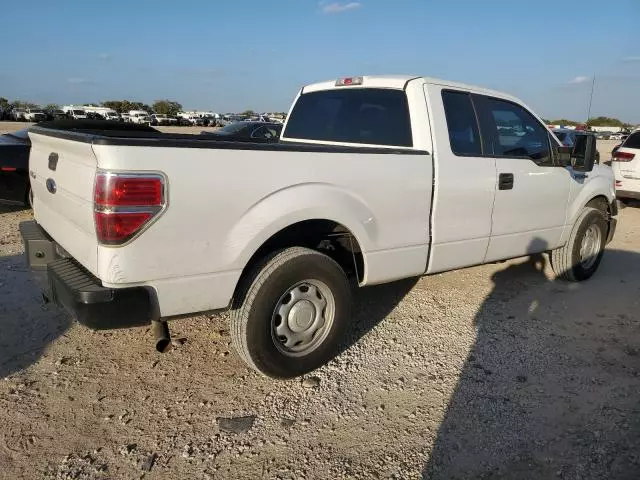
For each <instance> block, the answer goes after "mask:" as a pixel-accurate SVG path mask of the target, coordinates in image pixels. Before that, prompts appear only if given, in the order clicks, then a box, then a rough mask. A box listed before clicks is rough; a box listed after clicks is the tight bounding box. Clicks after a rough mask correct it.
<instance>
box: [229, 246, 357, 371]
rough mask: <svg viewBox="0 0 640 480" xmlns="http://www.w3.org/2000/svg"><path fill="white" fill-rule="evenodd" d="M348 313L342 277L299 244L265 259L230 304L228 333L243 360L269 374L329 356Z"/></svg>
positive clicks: (310, 364)
mask: <svg viewBox="0 0 640 480" xmlns="http://www.w3.org/2000/svg"><path fill="white" fill-rule="evenodd" d="M350 316H351V295H350V287H349V283H348V281H347V277H346V275H345V273H344V271H343V270H342V268H341V267H340V266H339V265H338V264H337V263H336V262H335V261H334V260H333V259H331V258H330V257H328V256H326V255H324V254H322V253H319V252H316V251H315V250H310V249H307V248H302V247H294V248H288V249H285V250H282V251H280V252H276V253H275V254H272V255H271V256H270V257H268V258H266V259H265V260H264V261H263V262H262V263H261V264H260V265H258V267H257V268H256V269H255V270H254V271H253V273H252V274H250V275H248V277H247V278H246V279H245V281H244V284H243V287H241V291H240V295H239V296H238V298H237V300H236V301H235V302H234V310H233V312H232V316H231V335H232V340H233V343H234V346H235V347H236V349H237V350H238V353H239V354H240V356H241V357H242V358H243V360H244V361H245V362H246V363H247V364H248V365H249V366H250V367H252V368H253V369H255V370H257V371H258V372H260V373H262V374H264V375H267V376H269V377H274V378H292V377H296V376H299V375H303V374H305V373H308V372H310V371H312V370H314V369H316V368H318V367H320V366H321V365H324V364H325V363H327V362H328V361H329V360H331V359H332V358H333V356H334V355H335V353H336V352H337V349H338V347H339V345H340V342H341V341H342V339H343V337H344V333H345V331H346V327H347V325H348V322H349V320H350Z"/></svg>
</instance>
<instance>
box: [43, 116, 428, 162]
mask: <svg viewBox="0 0 640 480" xmlns="http://www.w3.org/2000/svg"><path fill="white" fill-rule="evenodd" d="M97 122H99V121H97ZM51 123H52V124H53V122H51ZM56 123H57V122H56ZM69 123H70V125H68V124H64V125H59V124H57V125H47V124H46V123H42V124H38V125H37V126H34V127H31V129H30V131H31V132H33V133H38V134H41V135H46V136H49V137H55V138H60V139H66V140H73V141H76V142H83V143H91V144H94V145H113V146H139V147H164V148H211V149H232V150H233V149H235V150H275V151H284V152H328V153H331V152H333V153H379V154H402V155H410V154H414V155H425V154H426V153H427V152H424V151H419V150H407V149H400V148H389V147H368V146H367V147H352V146H343V145H315V144H309V143H296V142H278V143H263V142H256V141H252V140H251V139H249V140H240V139H234V140H232V141H230V140H227V139H225V138H222V137H220V138H219V137H216V136H215V135H210V134H196V135H194V134H189V133H164V132H160V131H158V130H156V129H154V128H150V127H146V128H145V127H144V126H142V125H135V124H126V125H127V126H129V125H134V126H137V127H143V128H140V129H137V128H126V129H116V128H113V126H112V128H109V129H105V128H102V126H103V125H104V124H106V123H109V124H112V123H113V122H99V123H100V124H102V126H101V125H95V126H94V125H91V124H88V122H78V121H75V120H73V121H70V122H69ZM74 123H75V124H78V123H82V125H74Z"/></svg>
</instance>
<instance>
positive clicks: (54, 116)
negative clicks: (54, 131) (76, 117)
mask: <svg viewBox="0 0 640 480" xmlns="http://www.w3.org/2000/svg"><path fill="white" fill-rule="evenodd" d="M44 113H46V115H47V120H62V119H65V118H67V114H66V113H64V112H63V111H62V110H53V109H51V110H45V112H44Z"/></svg>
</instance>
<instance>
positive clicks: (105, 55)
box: [98, 53, 113, 60]
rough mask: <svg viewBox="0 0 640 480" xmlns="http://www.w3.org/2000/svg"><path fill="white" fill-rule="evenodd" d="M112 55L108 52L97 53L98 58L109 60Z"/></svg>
mask: <svg viewBox="0 0 640 480" xmlns="http://www.w3.org/2000/svg"><path fill="white" fill-rule="evenodd" d="M112 58H113V56H112V55H111V54H110V53H101V54H99V55H98V60H111V59H112Z"/></svg>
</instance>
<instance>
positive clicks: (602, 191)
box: [567, 165, 616, 226]
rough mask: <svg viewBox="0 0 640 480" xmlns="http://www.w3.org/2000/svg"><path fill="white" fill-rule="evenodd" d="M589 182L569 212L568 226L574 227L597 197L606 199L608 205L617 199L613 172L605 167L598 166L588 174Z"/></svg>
mask: <svg viewBox="0 0 640 480" xmlns="http://www.w3.org/2000/svg"><path fill="white" fill-rule="evenodd" d="M587 175H588V177H587V179H586V180H587V181H585V182H584V184H583V185H582V186H581V187H580V190H579V192H578V194H577V195H576V197H575V198H574V200H573V202H572V203H571V205H569V211H568V212H567V224H568V225H569V226H573V224H574V223H575V222H576V220H577V218H578V215H580V212H582V210H583V209H584V207H585V206H586V205H587V203H589V202H590V201H591V200H593V199H594V198H596V197H599V196H600V197H605V198H606V199H607V202H608V203H611V202H613V201H614V200H615V198H616V192H615V189H614V183H613V182H614V178H613V171H612V170H611V168H610V167H607V166H605V165H596V166H595V167H594V169H593V171H592V172H590V173H588V174H587Z"/></svg>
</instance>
